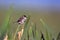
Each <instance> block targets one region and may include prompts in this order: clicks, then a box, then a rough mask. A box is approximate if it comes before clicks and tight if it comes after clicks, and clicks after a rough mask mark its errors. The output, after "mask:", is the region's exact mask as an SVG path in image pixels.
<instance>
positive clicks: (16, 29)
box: [13, 25, 20, 40]
mask: <svg viewBox="0 0 60 40" xmlns="http://www.w3.org/2000/svg"><path fill="white" fill-rule="evenodd" d="M19 27H20V25H18V27H17V29H16V32H15V34H14V37H13V40H15V38H16V34H17V32H18V30H19Z"/></svg>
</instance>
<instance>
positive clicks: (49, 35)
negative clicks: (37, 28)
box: [40, 19, 52, 40]
mask: <svg viewBox="0 0 60 40" xmlns="http://www.w3.org/2000/svg"><path fill="white" fill-rule="evenodd" d="M40 21H41V23H42V24H43V26H44V28H45V29H46V35H45V37H46V38H45V39H46V40H51V39H52V38H51V29H50V28H48V26H47V24H46V23H44V21H43V20H42V19H40ZM47 30H48V31H47Z"/></svg>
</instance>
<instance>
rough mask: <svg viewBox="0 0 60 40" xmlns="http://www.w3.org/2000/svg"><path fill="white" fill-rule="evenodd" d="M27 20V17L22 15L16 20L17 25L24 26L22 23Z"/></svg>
mask: <svg viewBox="0 0 60 40" xmlns="http://www.w3.org/2000/svg"><path fill="white" fill-rule="evenodd" d="M26 19H27V16H26V15H23V16H22V17H20V18H19V19H18V20H17V23H18V24H24V22H25V21H26Z"/></svg>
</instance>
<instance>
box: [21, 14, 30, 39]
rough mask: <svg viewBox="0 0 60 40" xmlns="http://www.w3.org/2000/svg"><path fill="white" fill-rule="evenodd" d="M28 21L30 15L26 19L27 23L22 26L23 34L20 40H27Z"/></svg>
mask: <svg viewBox="0 0 60 40" xmlns="http://www.w3.org/2000/svg"><path fill="white" fill-rule="evenodd" d="M29 20H30V15H29V16H28V17H27V21H26V23H25V25H24V32H23V35H22V38H21V39H22V40H23V38H24V39H26V40H27V30H28V22H29Z"/></svg>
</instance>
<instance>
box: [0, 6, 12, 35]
mask: <svg viewBox="0 0 60 40" xmlns="http://www.w3.org/2000/svg"><path fill="white" fill-rule="evenodd" d="M12 9H13V8H12V6H10V8H9V10H8V11H7V13H6V16H5V18H4V21H3V23H2V26H1V28H0V33H1V36H2V35H3V34H4V33H6V32H7V29H8V27H9V21H10V16H11V13H12Z"/></svg>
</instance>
